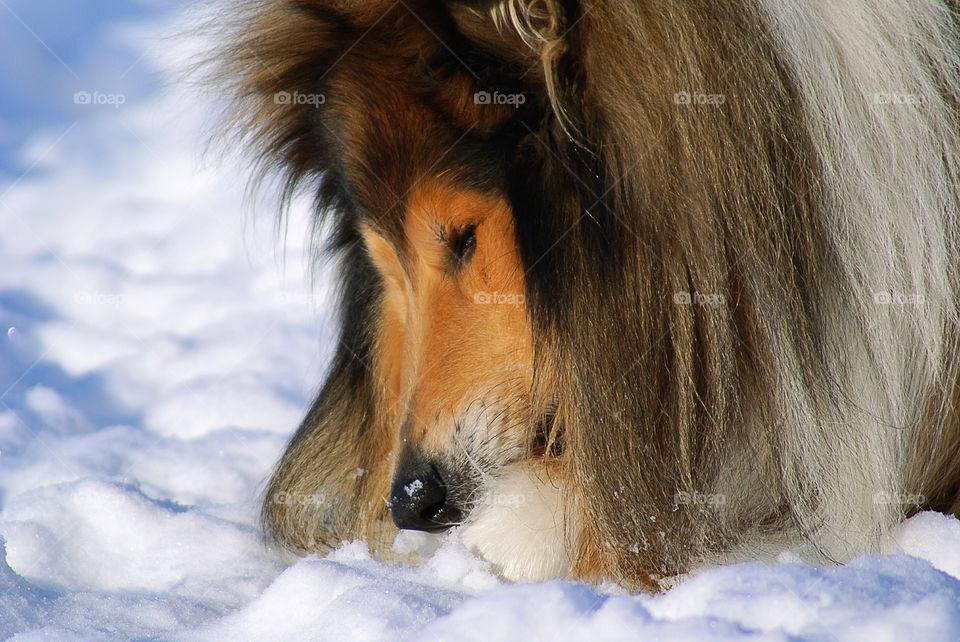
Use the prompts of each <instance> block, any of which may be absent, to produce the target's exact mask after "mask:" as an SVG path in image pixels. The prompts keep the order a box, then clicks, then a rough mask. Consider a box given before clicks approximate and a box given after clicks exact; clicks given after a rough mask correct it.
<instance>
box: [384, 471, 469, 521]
mask: <svg viewBox="0 0 960 642" xmlns="http://www.w3.org/2000/svg"><path fill="white" fill-rule="evenodd" d="M444 477H445V475H444V474H443V472H442V468H441V467H440V466H439V465H438V464H437V463H435V462H431V461H429V460H426V459H422V458H420V457H415V456H410V457H404V458H403V459H402V460H401V462H400V465H399V466H398V467H397V472H396V474H395V476H394V478H393V487H392V488H391V489H390V512H391V514H392V516H393V523H394V524H396V525H397V528H402V529H407V530H415V531H428V532H439V531H444V530H446V529H448V528H450V527H451V526H456V525H457V524H459V523H460V521H461V519H462V518H463V515H462V512H461V510H460V508H459V507H458V506H456V505H455V504H454V503H453V502H452V501H451V499H450V493H449V492H448V481H449V477H450V476H449V475H446V477H447V479H445V478H444Z"/></svg>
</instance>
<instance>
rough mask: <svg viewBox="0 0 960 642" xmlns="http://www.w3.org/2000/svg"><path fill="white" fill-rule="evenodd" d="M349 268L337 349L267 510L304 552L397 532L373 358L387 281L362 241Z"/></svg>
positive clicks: (281, 537)
mask: <svg viewBox="0 0 960 642" xmlns="http://www.w3.org/2000/svg"><path fill="white" fill-rule="evenodd" d="M341 269H342V279H341V302H340V310H341V323H340V328H341V329H340V337H339V344H338V347H337V354H336V357H335V359H334V362H333V365H332V367H331V370H330V373H329V374H328V376H327V380H326V382H325V383H324V385H323V388H322V389H321V391H320V394H319V395H318V396H317V399H316V401H315V402H314V404H313V407H312V408H311V410H310V412H309V414H308V415H307V417H306V419H304V421H303V423H302V425H301V426H300V429H299V430H298V431H297V433H296V435H295V436H294V438H293V440H292V441H291V443H290V445H289V446H288V447H287V450H286V452H285V453H284V455H283V459H282V460H281V461H280V464H279V466H278V467H277V470H276V472H275V473H274V475H273V478H272V479H271V480H270V484H269V486H268V488H267V493H266V497H265V498H264V503H263V509H262V514H261V519H262V523H263V526H264V530H265V531H266V532H267V533H269V534H270V535H272V536H273V537H274V538H275V539H276V540H277V541H279V542H280V543H281V544H283V545H284V546H285V547H287V548H290V549H293V550H298V551H303V552H310V551H322V550H326V549H329V548H331V547H334V546H337V545H338V544H340V543H341V542H343V541H345V540H352V539H356V538H364V539H366V540H367V541H368V542H369V544H370V545H371V547H373V548H374V549H378V548H380V547H382V546H383V545H384V544H385V543H386V544H389V541H390V538H391V537H392V535H394V534H395V533H396V529H395V528H394V527H393V524H392V523H391V522H390V519H389V513H388V511H387V508H386V499H387V497H386V494H385V490H384V489H386V488H388V487H389V481H388V480H389V464H390V462H389V461H388V458H387V457H386V456H385V454H386V453H388V452H389V451H390V448H391V447H392V439H393V436H392V434H391V432H390V431H389V430H388V429H387V428H386V426H387V423H388V420H387V418H386V417H384V416H382V412H381V410H380V409H381V408H382V407H383V404H382V402H379V401H378V395H379V394H381V390H380V388H379V387H378V385H377V382H376V379H375V377H376V375H375V374H374V372H375V367H376V366H375V363H374V359H373V351H374V344H375V341H376V337H375V334H376V331H375V323H376V321H375V318H374V317H375V315H376V303H375V302H376V301H377V300H378V299H379V291H380V290H379V289H380V284H379V280H378V278H377V276H376V275H375V273H374V269H373V267H372V266H370V264H369V259H368V258H367V256H366V252H365V251H364V249H363V247H362V244H361V242H360V241H359V239H357V240H356V241H355V242H354V243H352V244H350V245H349V246H348V247H346V248H344V249H343V254H342V263H341ZM371 302H374V303H371Z"/></svg>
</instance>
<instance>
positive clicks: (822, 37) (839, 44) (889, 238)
mask: <svg viewBox="0 0 960 642" xmlns="http://www.w3.org/2000/svg"><path fill="white" fill-rule="evenodd" d="M760 6H761V8H762V10H763V11H764V14H765V16H766V19H767V21H768V23H769V26H770V29H771V31H772V33H773V36H774V39H775V41H776V42H777V44H778V49H779V50H780V56H781V58H782V60H783V61H784V62H785V63H786V65H787V67H788V69H789V71H790V73H791V75H792V76H793V78H794V83H795V84H796V86H797V89H798V91H799V96H800V100H801V103H802V106H803V108H804V111H805V113H806V120H807V124H808V131H809V134H810V136H811V138H812V140H813V142H814V144H815V146H816V149H817V151H818V153H819V155H820V161H821V164H822V169H823V172H822V181H823V183H824V185H825V186H826V187H827V188H828V191H827V197H828V199H829V201H828V203H827V205H826V208H825V211H824V214H823V220H824V222H825V223H826V224H827V225H828V226H829V231H830V234H831V236H832V241H833V244H834V246H835V247H836V248H837V250H838V254H839V257H840V260H841V263H842V264H841V270H842V274H843V276H844V280H845V281H846V283H847V286H846V291H844V292H841V293H840V298H841V299H842V301H840V302H839V309H840V310H842V312H841V315H840V317H839V322H838V327H836V328H835V329H834V331H833V332H831V333H829V334H828V336H825V337H824V343H825V345H827V346H828V347H829V350H830V353H831V354H832V355H833V357H832V358H833V359H834V360H835V361H836V371H837V372H838V373H840V376H841V381H839V382H838V383H839V384H840V387H841V389H842V390H845V391H847V392H846V394H847V395H849V397H848V398H845V399H843V400H842V401H841V404H840V408H839V410H838V411H837V412H836V413H832V415H834V416H822V414H821V415H820V416H816V414H815V412H814V411H813V410H812V409H810V408H809V407H808V406H807V404H806V402H805V400H804V396H803V394H802V387H801V385H800V383H799V381H796V380H795V379H794V377H793V376H792V375H791V372H796V370H795V369H794V366H793V364H791V363H782V364H781V366H780V370H781V372H780V376H781V377H782V382H781V383H782V385H781V390H783V393H782V397H781V403H782V405H783V412H784V416H785V417H787V418H792V419H793V421H792V422H787V425H788V426H789V430H790V433H789V437H788V439H789V442H788V443H790V442H792V443H790V445H789V446H788V447H789V448H790V450H791V452H790V453H789V454H790V456H791V457H790V458H792V460H793V461H794V462H796V463H797V464H798V465H799V467H800V468H801V469H802V470H803V471H804V472H805V475H804V477H806V478H807V479H813V480H817V482H816V483H817V495H818V497H819V498H820V502H819V503H818V506H815V507H813V506H808V507H805V508H804V507H801V511H800V513H801V516H802V518H804V521H805V522H806V523H807V524H810V525H813V524H819V527H817V528H816V529H815V532H813V533H812V534H813V535H814V540H815V541H817V543H818V545H819V546H820V547H821V550H822V551H823V552H825V553H826V554H827V556H828V557H831V558H833V559H846V558H849V557H850V556H851V555H853V554H856V553H858V552H863V551H864V550H873V549H876V547H877V545H878V544H879V542H880V540H881V539H882V537H883V532H884V531H885V530H886V529H888V528H890V527H891V526H893V524H894V523H895V522H896V521H898V520H899V519H900V518H901V517H902V515H901V514H900V512H899V506H894V505H892V504H885V505H884V504H878V503H877V502H876V501H874V497H875V496H876V494H877V493H882V492H887V491H886V489H890V488H893V489H900V488H901V484H902V482H903V479H902V477H901V475H902V473H903V471H904V468H905V466H906V464H907V460H908V458H909V455H910V454H909V453H908V452H907V451H906V445H907V444H908V443H909V437H910V435H909V431H910V429H912V428H913V427H914V426H915V425H916V423H915V421H916V419H917V416H918V414H919V412H920V411H921V408H922V405H923V403H924V402H925V396H926V395H927V394H930V393H931V391H933V390H935V389H936V386H937V385H938V383H939V380H940V376H941V373H942V366H943V363H944V349H945V345H944V328H945V327H946V326H947V324H949V323H955V322H956V319H957V309H956V300H957V291H956V286H957V284H956V283H954V281H953V278H952V277H951V274H952V270H953V269H954V267H955V264H954V261H955V260H956V253H957V245H956V232H955V230H956V229H957V227H956V226H957V221H958V212H957V192H956V190H957V178H958V176H957V167H958V160H960V159H958V151H960V140H958V131H957V122H956V117H955V115H954V114H953V113H951V109H950V106H949V105H948V103H947V102H946V101H945V100H944V99H943V97H942V92H943V90H944V89H945V90H946V91H947V92H950V93H953V94H954V95H957V92H958V90H960V73H958V60H960V58H958V51H957V43H958V38H957V33H956V28H955V26H954V25H953V23H952V19H951V16H950V14H949V12H948V10H947V8H946V7H945V6H944V4H943V3H942V2H940V1H935V0H888V1H885V2H883V3H877V2H874V1H872V0H760ZM891 300H892V303H891V302H890V301H891ZM828 303H830V302H828ZM905 490H907V491H908V492H909V490H910V489H905ZM796 494H797V495H798V496H799V494H800V493H799V491H798V490H797V491H796Z"/></svg>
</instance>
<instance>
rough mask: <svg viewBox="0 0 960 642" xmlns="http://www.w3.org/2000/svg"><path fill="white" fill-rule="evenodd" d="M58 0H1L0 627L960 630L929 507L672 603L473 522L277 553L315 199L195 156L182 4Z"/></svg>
mask: <svg viewBox="0 0 960 642" xmlns="http://www.w3.org/2000/svg"><path fill="white" fill-rule="evenodd" d="M66 4H69V5H70V7H69V11H67V7H66V6H65V5H64V3H62V2H60V3H58V2H56V1H55V0H4V1H3V2H2V3H0V51H4V50H7V49H8V48H11V47H14V46H15V51H16V58H14V57H13V54H10V55H7V56H4V60H7V61H10V60H13V59H16V60H17V61H18V62H17V64H9V63H8V64H6V65H4V66H3V67H2V68H0V88H6V90H5V91H6V92H7V93H0V152H2V155H3V158H2V160H0V230H2V234H0V330H2V331H3V332H2V333H0V541H2V542H3V548H4V553H3V554H0V637H3V638H7V637H11V636H12V637H13V638H14V639H17V640H87V639H131V638H136V639H151V638H152V639H182V640H207V639H237V640H239V639H249V640H272V639H290V640H296V639H305V640H306V639H311V640H315V639H331V640H342V639H351V640H354V639H356V640H362V639H443V640H490V639H550V640H583V639H591V640H619V639H623V640H628V639H629V640H636V639H673V640H851V641H852V640H871V641H874V640H903V639H913V640H925V641H926V640H957V639H960V580H958V578H960V522H958V521H957V520H955V519H953V518H950V517H945V516H942V515H936V514H932V513H923V514H920V515H917V516H915V517H914V518H912V519H911V520H909V521H908V522H907V523H905V524H903V525H902V526H901V527H900V528H899V529H898V530H897V532H896V533H894V534H893V537H892V538H891V541H890V544H889V550H888V551H887V554H885V555H876V556H866V557H862V558H859V559H857V560H855V561H853V562H851V563H849V564H847V565H844V566H841V567H826V568H818V567H812V566H807V565H804V564H803V563H802V562H800V561H799V560H798V559H797V558H796V557H795V556H791V555H789V554H785V555H783V556H782V557H781V562H780V563H778V564H759V563H753V564H742V565H737V566H729V567H723V568H718V569H713V570H709V571H704V572H702V573H700V574H697V575H695V576H692V577H689V578H686V579H685V580H684V581H682V582H680V583H679V584H678V585H677V586H676V587H675V588H673V589H672V590H670V591H669V592H667V593H665V594H663V595H657V596H652V595H628V594H625V593H624V592H622V591H621V590H618V589H617V588H616V587H614V586H608V585H605V586H601V587H589V586H585V585H580V584H575V583H570V582H547V583H543V584H526V585H510V584H506V583H503V582H501V581H500V580H499V579H498V578H497V577H496V576H495V575H494V574H493V573H492V572H491V570H490V569H489V567H488V566H487V565H486V564H485V563H484V562H483V561H481V560H479V559H477V558H476V557H474V556H473V555H471V554H470V553H469V552H468V551H467V550H465V549H464V547H463V545H462V544H461V543H460V542H459V541H458V539H457V536H456V534H455V533H454V534H452V535H450V536H448V537H445V538H442V539H440V540H438V539H437V538H435V537H433V536H429V535H426V534H422V533H403V534H402V536H401V537H398V538H397V541H396V543H395V545H394V549H395V550H396V551H397V552H398V553H407V552H413V551H417V552H420V553H421V554H423V555H425V556H426V557H427V560H426V562H425V563H424V564H423V565H421V566H417V567H414V566H404V565H398V564H387V563H383V562H381V561H379V560H377V559H374V558H372V557H371V556H370V554H369V553H368V552H367V549H366V547H365V546H364V545H363V544H362V543H360V542H351V543H345V544H344V545H343V546H342V547H341V548H340V549H338V550H337V551H335V552H334V553H333V554H331V555H329V556H326V557H318V556H311V557H308V558H304V559H299V560H297V559H292V558H290V557H288V556H285V555H282V554H281V553H279V552H277V551H275V550H272V549H270V548H269V547H267V546H265V545H264V543H263V541H262V538H261V535H260V533H259V531H258V529H257V525H256V510H257V503H258V501H257V500H258V497H259V495H260V493H261V492H262V490H263V483H264V480H265V478H266V476H267V475H268V474H269V471H270V468H271V466H272V465H273V463H274V462H275V461H276V458H277V457H278V456H279V454H280V453H281V451H282V449H283V446H284V443H285V441H286V440H287V438H288V437H289V435H290V434H291V431H292V430H293V428H294V427H295V426H296V424H297V421H298V419H299V418H300V416H301V415H302V414H303V412H304V411H305V409H306V408H307V406H308V404H309V402H310V400H311V395H312V393H313V392H314V389H315V387H316V385H318V383H319V382H320V381H321V380H322V377H323V372H324V369H325V367H326V364H327V361H328V359H329V357H330V354H331V351H332V341H333V340H334V339H333V336H334V335H333V325H332V323H333V311H332V310H331V308H330V304H329V302H330V300H331V286H330V280H329V278H328V276H327V275H328V274H329V273H328V270H329V267H321V268H320V269H319V273H318V274H317V276H316V279H315V280H316V287H314V288H313V290H312V291H311V289H310V288H309V283H310V282H311V279H310V276H309V274H308V270H309V261H308V259H307V256H308V252H307V249H306V246H305V240H306V238H307V234H306V229H307V218H308V217H307V215H306V208H305V206H304V204H303V203H296V204H295V206H294V208H293V212H292V213H291V217H290V219H289V230H288V233H287V234H286V235H277V234H276V233H275V230H274V225H273V218H272V210H273V207H274V205H275V204H273V203H270V202H269V201H265V202H260V203H256V208H255V209H256V212H258V214H251V213H250V212H249V210H248V209H247V208H245V206H244V203H243V199H242V195H243V189H242V186H243V182H244V179H243V174H242V170H241V166H242V163H240V162H239V161H238V160H237V159H235V158H227V159H224V160H223V162H217V163H211V162H209V161H208V160H206V159H205V158H204V157H203V156H202V155H201V154H200V153H199V152H200V151H201V148H202V145H201V144H200V143H201V141H202V140H203V139H204V136H205V133H206V132H207V131H208V126H209V123H208V117H209V115H210V114H211V113H213V111H214V109H213V106H212V105H211V104H209V102H206V101H209V100H212V99H211V98H202V97H198V96H197V95H196V94H195V93H192V91H191V90H190V89H189V88H188V87H185V86H184V85H182V84H178V83H176V82H172V83H170V84H167V85H164V84H163V82H162V81H163V79H164V78H165V79H166V80H175V79H176V76H175V75H174V74H172V73H170V72H168V71H164V70H167V69H170V68H171V67H174V66H175V65H176V63H177V62H178V61H180V60H182V59H183V58H184V57H185V56H187V55H188V54H189V53H190V52H191V51H192V50H194V49H195V48H196V47H197V46H198V45H197V44H196V43H195V42H192V41H190V40H189V39H187V40H170V39H161V38H160V36H161V35H162V34H166V33H169V32H171V31H175V30H176V29H177V28H178V27H177V24H178V23H177V21H184V20H186V21H187V22H188V23H189V20H190V18H189V17H187V18H184V17H183V16H182V14H183V10H182V9H179V8H176V5H177V4H178V3H175V2H172V1H171V2H161V1H153V2H148V1H147V0H143V1H141V2H130V3H102V2H99V0H97V1H96V2H94V0H83V1H82V2H81V1H80V0H78V2H76V3H66ZM14 12H15V13H16V15H14ZM65 12H66V13H65ZM24 23H26V24H27V25H29V26H30V29H29V30H28V29H27V28H26V27H25V25H24ZM180 24H182V22H181V23H180ZM31 31H32V32H33V33H31ZM37 38H41V39H43V40H44V41H45V42H46V43H47V45H46V46H44V45H42V44H40V43H39V41H38V40H37ZM47 47H49V49H48V48H47ZM10 51H14V49H10ZM52 52H56V55H53V53H52ZM158 73H159V75H158ZM11 87H19V88H20V91H18V92H11V91H10V89H9V88H11ZM0 91H3V90H0ZM76 91H90V92H97V91H99V92H102V93H105V94H113V95H116V94H122V95H123V97H124V101H123V103H122V104H117V105H110V104H103V105H77V104H74V103H73V100H72V96H73V93H74V92H76ZM114 102H119V101H114ZM215 160H216V159H215ZM4 176H6V178H2V177H4ZM363 473H364V471H363V470H358V471H357V474H358V475H362V474H363ZM416 490H417V489H415V488H411V489H410V491H408V492H416Z"/></svg>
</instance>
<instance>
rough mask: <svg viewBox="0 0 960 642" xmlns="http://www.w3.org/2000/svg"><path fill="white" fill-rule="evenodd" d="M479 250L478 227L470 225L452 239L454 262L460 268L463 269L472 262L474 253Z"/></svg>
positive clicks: (451, 247)
mask: <svg viewBox="0 0 960 642" xmlns="http://www.w3.org/2000/svg"><path fill="white" fill-rule="evenodd" d="M476 249H477V226H476V225H468V226H466V227H465V228H463V229H461V230H459V231H458V232H457V233H456V234H454V235H453V236H452V238H451V239H450V252H451V253H452V254H453V260H454V262H455V263H456V264H457V266H458V267H462V266H464V265H466V264H467V263H469V262H470V259H471V258H473V253H474V252H475V251H476Z"/></svg>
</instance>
